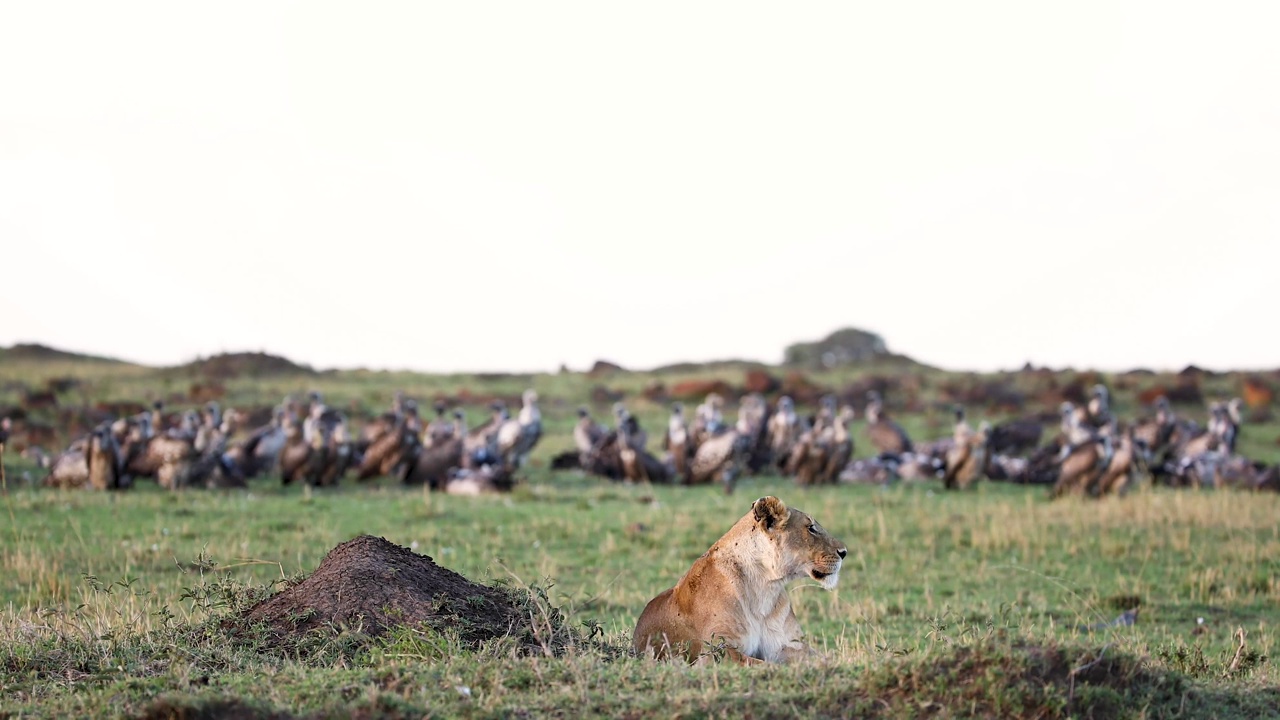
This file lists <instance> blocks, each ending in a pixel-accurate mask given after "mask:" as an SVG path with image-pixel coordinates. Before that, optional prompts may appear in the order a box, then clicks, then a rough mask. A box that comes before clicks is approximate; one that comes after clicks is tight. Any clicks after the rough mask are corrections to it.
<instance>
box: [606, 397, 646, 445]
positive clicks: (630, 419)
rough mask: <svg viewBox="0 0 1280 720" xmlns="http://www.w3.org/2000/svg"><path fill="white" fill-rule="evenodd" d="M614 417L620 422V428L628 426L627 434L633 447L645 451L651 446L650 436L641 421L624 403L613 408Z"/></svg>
mask: <svg viewBox="0 0 1280 720" xmlns="http://www.w3.org/2000/svg"><path fill="white" fill-rule="evenodd" d="M613 415H614V417H615V418H616V419H617V421H618V427H619V428H621V427H622V426H623V425H626V426H627V432H628V434H629V435H630V438H631V446H632V447H635V448H639V449H641V450H643V449H644V448H646V447H648V446H649V434H648V433H646V432H645V431H644V429H643V428H641V427H640V421H639V420H637V419H636V416H635V415H632V414H631V412H630V411H628V410H627V408H626V407H625V406H623V404H622V403H615V404H614V406H613Z"/></svg>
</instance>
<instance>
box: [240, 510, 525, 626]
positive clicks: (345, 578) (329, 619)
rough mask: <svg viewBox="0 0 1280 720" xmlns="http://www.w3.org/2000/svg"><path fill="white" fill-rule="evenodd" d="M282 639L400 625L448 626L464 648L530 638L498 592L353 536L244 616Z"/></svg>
mask: <svg viewBox="0 0 1280 720" xmlns="http://www.w3.org/2000/svg"><path fill="white" fill-rule="evenodd" d="M242 619H243V620H245V621H246V622H247V623H250V624H256V623H265V624H266V625H267V626H268V627H269V628H270V630H271V631H272V633H273V634H275V635H277V636H279V637H289V636H293V635H298V634H302V633H306V632H308V631H311V630H317V629H323V628H326V627H331V626H338V627H346V628H348V629H354V628H359V629H360V630H361V631H362V632H364V633H366V634H368V635H372V636H378V635H381V634H383V633H384V632H386V631H387V630H388V629H390V628H392V627H395V626H399V625H405V626H421V625H422V624H424V623H425V624H427V625H429V626H431V627H432V628H435V629H436V630H444V629H445V628H451V629H454V630H457V631H458V632H459V633H461V635H462V639H463V640H465V641H467V642H473V643H475V642H481V641H483V640H488V639H490V638H494V637H499V636H502V635H508V634H511V635H515V636H517V637H518V638H522V639H526V638H528V637H529V636H530V635H531V629H530V627H529V618H528V614H527V613H526V612H525V611H523V610H522V609H521V608H519V606H518V604H517V603H516V601H515V600H514V598H513V596H512V595H511V594H509V593H508V592H506V591H504V590H500V589H497V588H492V587H488V586H485V585H479V584H476V583H473V582H471V581H470V580H468V579H466V578H465V577H463V576H461V575H459V574H457V573H455V572H453V571H452V570H448V569H445V568H442V567H440V566H439V565H437V564H435V561H433V560H432V559H431V558H429V557H427V556H425V555H418V554H417V553H415V552H413V551H412V550H409V549H408V548H404V547H401V546H399V545H395V544H393V543H391V542H388V541H387V540H386V539H384V538H377V537H373V536H371V535H360V536H358V537H356V538H354V539H352V540H348V541H347V542H344V543H342V544H341V545H339V546H337V547H335V548H334V549H333V550H330V551H329V554H328V555H326V556H325V558H324V560H323V561H321V563H320V567H318V568H316V571H315V572H314V573H312V574H311V577H309V578H307V579H306V580H303V581H302V582H301V583H298V584H297V585H294V586H293V587H291V588H289V589H287V590H285V591H283V592H281V593H279V594H277V595H273V596H272V597H269V598H267V599H266V600H263V601H262V602H260V603H258V604H256V605H254V606H253V607H251V608H249V609H248V610H246V611H245V612H244V614H243V616H242Z"/></svg>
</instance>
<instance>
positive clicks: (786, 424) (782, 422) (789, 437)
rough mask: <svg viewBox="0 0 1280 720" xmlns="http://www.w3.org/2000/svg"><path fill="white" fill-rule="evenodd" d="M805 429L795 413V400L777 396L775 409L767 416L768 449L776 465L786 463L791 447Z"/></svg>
mask: <svg viewBox="0 0 1280 720" xmlns="http://www.w3.org/2000/svg"><path fill="white" fill-rule="evenodd" d="M805 429H806V428H805V425H804V421H803V420H802V419H801V417H800V416H799V415H798V414H797V413H796V407H795V402H794V401H792V399H791V398H790V397H788V396H786V395H783V396H782V397H780V398H778V407H777V410H776V411H775V412H774V413H773V416H772V417H770V418H769V451H770V453H771V454H772V456H773V461H774V464H775V465H776V466H777V467H779V468H781V467H783V466H784V465H785V464H786V461H787V458H788V457H789V456H790V455H791V448H792V447H794V446H795V444H796V441H797V440H799V439H800V435H802V434H803V433H804V431H805Z"/></svg>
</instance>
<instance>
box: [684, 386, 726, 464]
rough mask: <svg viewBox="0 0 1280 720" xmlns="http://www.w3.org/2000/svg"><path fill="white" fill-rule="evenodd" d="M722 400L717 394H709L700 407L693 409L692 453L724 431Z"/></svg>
mask: <svg viewBox="0 0 1280 720" xmlns="http://www.w3.org/2000/svg"><path fill="white" fill-rule="evenodd" d="M723 409H724V398H722V397H720V395H719V394H718V393H709V394H708V395H707V399H706V400H704V401H703V403H702V404H701V405H699V406H698V407H696V408H694V409H693V432H692V435H691V437H692V439H693V451H694V452H695V453H696V452H697V449H698V446H699V445H701V444H702V443H703V441H705V440H707V439H709V438H710V437H712V436H713V435H718V434H719V433H720V431H721V430H723V429H724V413H723Z"/></svg>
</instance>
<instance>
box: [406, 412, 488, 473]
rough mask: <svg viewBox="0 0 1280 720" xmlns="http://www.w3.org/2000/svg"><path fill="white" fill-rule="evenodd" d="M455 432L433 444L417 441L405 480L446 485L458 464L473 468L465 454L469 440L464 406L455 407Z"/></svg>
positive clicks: (410, 457) (411, 453)
mask: <svg viewBox="0 0 1280 720" xmlns="http://www.w3.org/2000/svg"><path fill="white" fill-rule="evenodd" d="M453 417H454V420H455V432H454V433H453V434H452V435H451V436H450V437H448V438H447V439H444V440H441V441H440V442H437V443H434V444H432V445H431V446H430V447H427V446H425V445H421V444H415V446H414V447H413V448H412V451H411V452H410V455H409V458H408V460H409V462H408V463H407V469H406V471H405V475H404V477H403V480H404V482H405V483H406V484H410V485H424V484H425V485H428V486H430V487H431V488H432V489H438V488H443V487H445V485H446V484H447V483H448V482H449V478H450V475H449V473H450V471H452V470H454V469H458V468H465V469H468V470H470V469H472V468H471V463H470V462H468V461H467V458H466V457H465V454H466V453H465V450H466V444H467V419H466V416H465V415H463V413H462V411H461V410H454V411H453Z"/></svg>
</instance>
